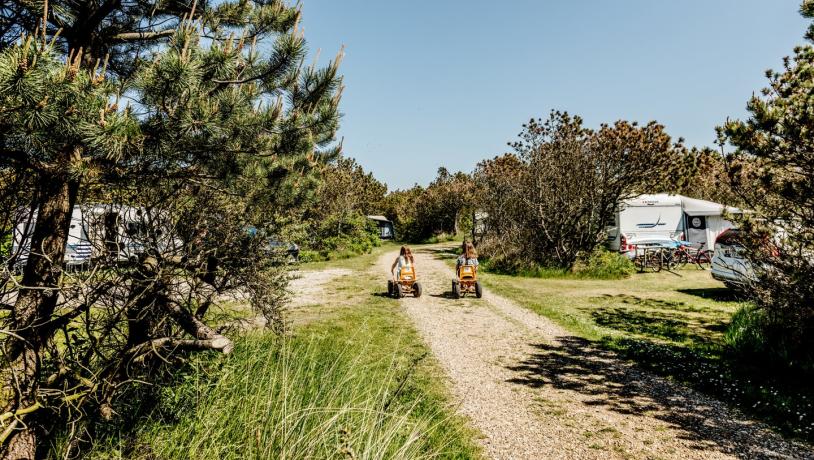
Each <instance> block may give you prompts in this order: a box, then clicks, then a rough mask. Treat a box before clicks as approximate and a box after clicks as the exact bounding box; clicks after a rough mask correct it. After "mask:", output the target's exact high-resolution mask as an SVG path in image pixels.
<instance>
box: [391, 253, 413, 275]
mask: <svg viewBox="0 0 814 460" xmlns="http://www.w3.org/2000/svg"><path fill="white" fill-rule="evenodd" d="M414 263H415V260H414V259H413V252H412V251H410V248H408V247H407V246H402V247H401V250H400V251H399V256H398V257H397V258H396V260H395V261H394V262H393V266H392V267H390V273H391V274H392V275H393V280H395V281H398V280H399V278H400V277H401V269H402V268H406V267H413V264H414Z"/></svg>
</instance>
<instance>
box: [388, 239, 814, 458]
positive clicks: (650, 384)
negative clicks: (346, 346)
mask: <svg viewBox="0 0 814 460" xmlns="http://www.w3.org/2000/svg"><path fill="white" fill-rule="evenodd" d="M435 249H437V248H435ZM435 249H433V248H424V249H421V250H419V251H418V252H417V253H416V267H417V270H418V276H419V278H420V280H421V281H422V283H423V285H424V292H425V294H424V296H423V297H422V298H420V299H414V298H405V299H402V300H401V301H400V302H402V305H403V307H404V309H405V311H406V312H407V314H408V316H409V317H410V318H411V319H412V321H413V322H414V323H415V326H416V327H417V329H418V331H419V332H420V333H421V335H422V337H423V338H424V340H425V341H426V343H427V344H428V345H429V347H430V348H431V349H432V351H433V353H434V355H435V356H436V358H437V359H438V361H439V362H440V363H441V365H442V367H443V368H444V370H445V372H446V373H447V375H448V377H449V379H450V381H451V382H452V392H453V394H454V396H455V398H456V399H457V401H456V402H457V403H458V404H459V410H460V412H461V413H463V414H464V415H465V416H467V417H469V418H470V419H471V421H472V424H473V425H474V426H475V427H476V428H477V429H478V430H480V432H481V433H482V434H483V435H484V438H483V439H482V441H481V442H482V444H483V446H484V451H485V453H486V455H487V456H488V457H489V458H495V459H498V458H499V459H546V458H551V459H566V458H570V459H591V458H597V459H599V458H602V459H607V458H647V459H651V458H652V459H656V458H676V459H678V458H680V459H696V458H697V459H701V458H704V459H708V458H814V451H812V450H809V449H808V448H807V447H806V446H802V445H798V444H795V443H792V442H789V441H785V440H783V439H782V438H781V437H779V436H778V435H776V434H775V433H773V432H772V431H770V430H769V429H768V428H766V427H765V426H763V425H762V424H759V423H756V422H753V421H750V420H748V419H746V418H744V417H743V416H742V415H740V414H738V413H737V412H736V411H733V410H730V409H728V408H727V407H726V406H725V405H724V404H722V403H720V402H718V401H716V400H714V399H711V398H707V397H705V396H703V395H700V394H698V393H696V392H694V391H692V390H690V389H687V388H685V387H683V386H680V385H676V384H673V383H670V382H668V381H666V380H664V379H662V378H659V377H656V376H653V375H651V374H649V373H647V372H644V371H642V370H639V369H637V368H636V367H634V366H632V365H629V364H627V363H624V362H622V361H620V360H618V359H617V358H616V357H615V356H613V355H612V354H609V353H608V352H605V351H601V350H596V349H594V348H592V347H591V345H590V344H589V343H588V342H586V341H584V340H582V339H579V338H576V337H572V336H569V334H568V333H567V332H566V331H565V330H563V329H561V328H560V327H558V326H556V325H555V324H553V323H552V322H551V321H549V320H547V319H546V318H543V317H541V316H539V315H537V314H535V313H532V312H530V311H529V310H526V309H524V308H522V307H520V306H518V305H516V304H515V303H514V302H512V301H509V300H508V299H505V298H502V297H499V296H497V295H495V294H493V293H491V292H489V291H486V292H485V294H484V298H483V299H474V298H465V299H461V300H453V299H452V298H451V292H450V291H451V278H452V275H453V270H452V269H450V268H449V267H448V266H447V265H445V264H444V262H443V261H441V260H439V259H437V258H436V257H435V256H434V251H435ZM395 257H396V253H395V252H393V253H388V254H385V255H384V256H382V257H381V259H380V260H379V263H378V266H377V270H380V271H381V273H382V274H385V273H388V272H389V269H390V265H391V264H392V261H393V259H395Z"/></svg>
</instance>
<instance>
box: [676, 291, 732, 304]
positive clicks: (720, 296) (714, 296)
mask: <svg viewBox="0 0 814 460" xmlns="http://www.w3.org/2000/svg"><path fill="white" fill-rule="evenodd" d="M677 292H680V293H682V294H688V295H693V296H696V297H702V298H704V299H710V300H714V301H716V302H737V301H739V300H743V296H741V295H739V294H738V292H737V291H735V290H732V289H729V288H725V287H715V288H701V289H678V291H677Z"/></svg>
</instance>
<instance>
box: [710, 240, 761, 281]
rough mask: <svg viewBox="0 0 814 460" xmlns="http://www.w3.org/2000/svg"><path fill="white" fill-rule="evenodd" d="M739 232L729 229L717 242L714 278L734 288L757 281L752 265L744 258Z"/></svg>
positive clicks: (713, 259)
mask: <svg viewBox="0 0 814 460" xmlns="http://www.w3.org/2000/svg"><path fill="white" fill-rule="evenodd" d="M738 236H739V230H737V229H734V228H732V229H729V230H727V231H725V232H723V233H721V234H720V235H719V236H718V238H717V239H716V240H715V253H714V255H713V257H712V277H713V278H715V279H716V280H718V281H722V282H723V283H724V284H725V285H727V286H729V287H732V288H742V287H744V286H746V285H747V284H749V283H750V282H752V281H754V280H755V272H754V270H753V268H752V264H751V263H750V262H749V260H747V259H746V258H745V257H744V247H743V245H742V244H741V243H740V242H739V240H738Z"/></svg>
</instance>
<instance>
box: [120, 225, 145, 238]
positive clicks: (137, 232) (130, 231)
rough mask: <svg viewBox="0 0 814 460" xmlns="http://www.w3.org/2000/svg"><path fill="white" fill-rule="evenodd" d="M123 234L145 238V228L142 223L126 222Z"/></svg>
mask: <svg viewBox="0 0 814 460" xmlns="http://www.w3.org/2000/svg"><path fill="white" fill-rule="evenodd" d="M125 233H127V236H145V235H147V226H146V225H144V224H143V223H142V222H128V223H127V225H126V226H125Z"/></svg>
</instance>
